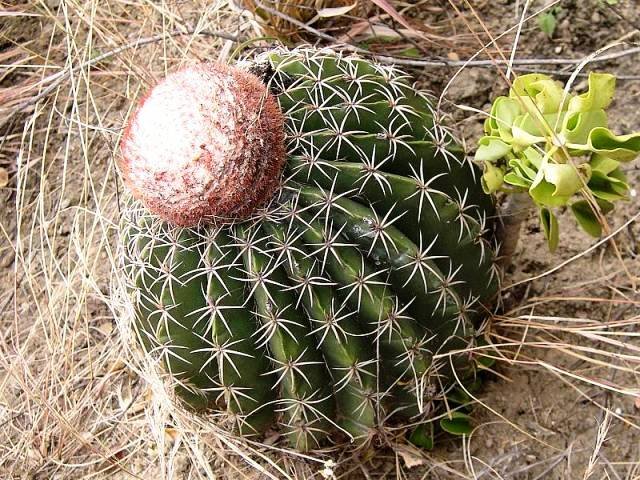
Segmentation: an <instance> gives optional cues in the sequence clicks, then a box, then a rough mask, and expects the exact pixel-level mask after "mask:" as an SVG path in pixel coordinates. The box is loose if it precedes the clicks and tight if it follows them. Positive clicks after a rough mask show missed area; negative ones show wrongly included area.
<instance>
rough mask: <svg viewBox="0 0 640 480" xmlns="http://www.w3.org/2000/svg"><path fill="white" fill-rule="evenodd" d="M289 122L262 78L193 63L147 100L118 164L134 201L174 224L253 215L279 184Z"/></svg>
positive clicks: (132, 122)
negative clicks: (139, 201) (285, 122)
mask: <svg viewBox="0 0 640 480" xmlns="http://www.w3.org/2000/svg"><path fill="white" fill-rule="evenodd" d="M283 125H284V120H283V117H282V113H281V111H280V107H279V106H278V102H277V101H276V100H275V98H274V97H273V95H272V94H271V93H270V92H269V91H268V89H267V88H266V86H265V85H264V84H263V83H262V82H261V81H260V80H259V79H258V78H257V77H256V76H255V75H253V74H251V73H249V72H247V71H244V70H241V69H239V68H234V67H229V66H226V65H221V64H213V63H205V64H200V65H194V66H189V67H187V68H184V69H182V70H179V71H177V72H175V73H173V74H171V75H169V76H167V77H166V78H165V79H164V80H162V81H161V82H160V83H158V84H157V85H156V86H155V87H154V88H153V89H152V90H151V91H150V92H149V94H148V95H147V96H146V97H145V98H143V99H142V101H141V102H140V104H139V106H138V108H137V110H136V111H135V112H134V114H133V115H132V117H131V119H130V120H129V123H128V125H127V127H126V130H125V132H124V135H123V137H122V141H121V143H120V148H121V153H122V155H121V156H120V158H119V161H118V164H119V167H120V170H121V171H122V174H123V177H124V179H125V183H126V185H127V186H128V187H129V189H130V190H131V192H132V193H133V195H134V197H136V198H137V199H139V200H141V201H142V202H143V203H144V204H145V206H146V207H147V208H148V209H149V210H151V211H152V212H153V213H155V214H156V215H158V216H159V217H161V218H163V219H165V220H167V221H169V222H171V223H174V224H176V225H180V226H193V225H196V224H198V223H199V222H201V221H204V222H209V223H215V221H216V220H220V219H224V220H228V219H238V218H246V217H247V216H249V215H250V214H251V212H253V211H254V210H255V209H256V208H257V207H258V206H260V205H261V204H263V203H265V202H266V201H267V200H269V198H271V196H272V194H273V193H274V191H275V190H276V189H277V187H278V184H279V177H280V172H281V170H282V168H283V166H284V161H285V147H284V127H283Z"/></svg>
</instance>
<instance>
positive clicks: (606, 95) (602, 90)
mask: <svg viewBox="0 0 640 480" xmlns="http://www.w3.org/2000/svg"><path fill="white" fill-rule="evenodd" d="M615 91H616V77H615V76H613V75H611V74H609V73H596V72H591V73H589V90H587V92H586V93H583V94H581V95H576V96H575V97H573V98H572V99H571V100H570V101H569V111H570V112H589V111H592V110H604V109H605V108H607V107H608V106H609V105H610V104H611V102H612V100H613V95H614V93H615Z"/></svg>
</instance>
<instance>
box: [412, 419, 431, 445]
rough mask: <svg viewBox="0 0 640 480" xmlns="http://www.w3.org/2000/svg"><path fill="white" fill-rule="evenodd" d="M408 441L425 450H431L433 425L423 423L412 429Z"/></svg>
mask: <svg viewBox="0 0 640 480" xmlns="http://www.w3.org/2000/svg"><path fill="white" fill-rule="evenodd" d="M409 441H410V442H411V443H413V444H414V445H416V446H418V447H421V448H424V449H426V450H433V424H432V423H423V424H421V425H418V426H417V427H416V428H414V430H413V432H411V435H410V436H409Z"/></svg>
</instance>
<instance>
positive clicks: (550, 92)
mask: <svg viewBox="0 0 640 480" xmlns="http://www.w3.org/2000/svg"><path fill="white" fill-rule="evenodd" d="M564 96H565V93H564V89H563V87H562V83H560V82H558V81H556V80H553V79H552V78H551V77H550V76H548V75H544V74H541V73H530V74H527V75H520V76H518V78H516V79H515V80H514V82H513V86H512V87H511V90H510V91H509V97H511V98H515V99H517V100H518V101H519V102H523V103H524V106H525V109H524V111H525V112H526V113H529V114H534V113H538V112H539V113H542V114H543V115H546V114H549V113H558V112H560V111H562V110H564V109H563V108H561V105H562V99H563V98H564ZM565 104H566V102H565Z"/></svg>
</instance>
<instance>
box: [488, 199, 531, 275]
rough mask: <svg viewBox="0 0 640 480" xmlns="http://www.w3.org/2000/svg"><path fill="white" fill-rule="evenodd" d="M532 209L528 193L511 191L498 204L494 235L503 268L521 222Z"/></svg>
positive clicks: (515, 242) (506, 263)
mask: <svg viewBox="0 0 640 480" xmlns="http://www.w3.org/2000/svg"><path fill="white" fill-rule="evenodd" d="M532 209H533V201H532V200H531V197H530V196H529V195H528V193H526V192H524V193H513V194H510V195H509V196H507V199H506V200H505V201H504V203H503V204H502V205H501V206H500V213H499V216H500V217H499V220H498V224H497V231H496V237H497V238H498V240H499V241H500V244H501V247H500V258H499V260H498V262H499V264H500V266H501V267H502V268H503V269H505V268H507V267H508V266H509V265H510V264H511V258H512V257H513V254H514V253H515V251H516V248H517V246H518V240H519V239H520V231H521V230H522V223H523V222H524V220H526V218H527V217H528V215H529V212H530V211H531V210H532Z"/></svg>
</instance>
